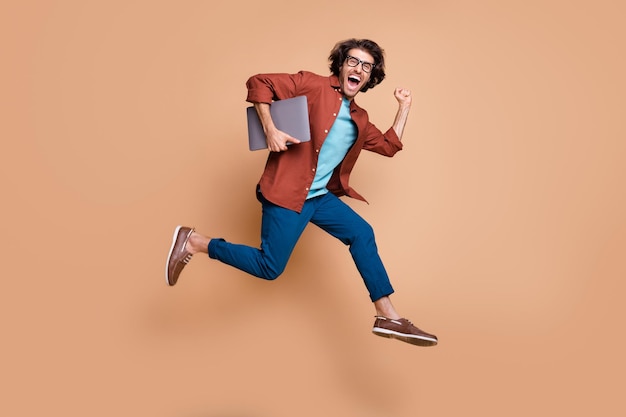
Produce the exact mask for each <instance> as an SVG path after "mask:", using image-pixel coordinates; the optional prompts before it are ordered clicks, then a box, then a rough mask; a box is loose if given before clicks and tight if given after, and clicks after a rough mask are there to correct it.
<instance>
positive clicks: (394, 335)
mask: <svg viewBox="0 0 626 417" xmlns="http://www.w3.org/2000/svg"><path fill="white" fill-rule="evenodd" d="M372 333H374V334H375V335H376V336H380V337H386V338H388V339H398V340H401V341H403V342H406V343H410V344H412V345H417V346H435V345H436V344H437V343H438V341H437V340H436V339H433V338H431V337H427V336H417V335H412V336H408V335H406V334H404V333H399V332H395V331H393V330H388V329H383V328H380V327H374V329H373V330H372Z"/></svg>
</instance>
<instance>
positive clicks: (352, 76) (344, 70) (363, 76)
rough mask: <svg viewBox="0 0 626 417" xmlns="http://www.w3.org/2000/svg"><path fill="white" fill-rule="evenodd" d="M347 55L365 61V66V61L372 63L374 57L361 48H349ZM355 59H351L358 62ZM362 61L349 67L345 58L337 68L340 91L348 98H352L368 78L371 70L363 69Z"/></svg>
mask: <svg viewBox="0 0 626 417" xmlns="http://www.w3.org/2000/svg"><path fill="white" fill-rule="evenodd" d="M348 55H349V56H351V57H353V58H356V59H357V60H360V61H361V62H362V63H365V65H366V66H367V63H369V64H374V58H373V57H372V56H371V55H370V54H369V53H368V52H365V51H363V50H361V49H356V48H355V49H350V51H349V52H348ZM357 60H354V59H352V60H351V61H352V62H353V63H355V62H358V61H357ZM362 63H357V65H356V66H354V67H351V66H350V65H348V60H345V61H344V62H343V64H341V67H340V68H339V85H340V86H341V92H342V93H343V95H344V96H345V97H346V98H347V99H349V100H352V99H353V98H354V97H355V96H356V95H357V94H358V92H359V91H361V88H363V86H365V84H367V82H368V81H369V79H370V76H371V72H365V71H363V64H362Z"/></svg>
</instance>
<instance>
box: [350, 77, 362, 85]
mask: <svg viewBox="0 0 626 417" xmlns="http://www.w3.org/2000/svg"><path fill="white" fill-rule="evenodd" d="M348 80H349V81H352V82H355V83H358V82H361V79H360V78H359V77H355V76H350V77H348Z"/></svg>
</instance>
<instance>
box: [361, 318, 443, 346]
mask: <svg viewBox="0 0 626 417" xmlns="http://www.w3.org/2000/svg"><path fill="white" fill-rule="evenodd" d="M372 332H373V333H374V334H375V335H377V336H381V337H389V338H394V339H398V340H402V341H403V342H406V343H410V344H412V345H418V346H435V345H436V344H437V342H438V340H437V336H435V335H434V334H429V333H426V332H425V331H423V330H420V329H418V328H417V327H415V326H414V325H413V323H411V322H410V321H408V320H407V319H398V320H392V319H388V318H387V317H382V316H376V320H375V321H374V328H373V329H372Z"/></svg>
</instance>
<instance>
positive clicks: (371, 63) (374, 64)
mask: <svg viewBox="0 0 626 417" xmlns="http://www.w3.org/2000/svg"><path fill="white" fill-rule="evenodd" d="M351 59H355V60H356V61H357V63H356V64H354V65H350V63H349V62H348V61H349V60H351ZM345 61H346V64H348V66H349V67H352V68H354V67H356V66H358V65H359V64H361V68H362V69H363V71H364V72H367V73H368V74H369V73H370V72H372V71H373V70H374V67H376V63H374V62H367V61H363V60H361V59H359V58H357V57H355V56H352V55H346V59H345ZM363 64H367V65H371V66H372V67H371V68H370V69H369V70H366V69H365V67H364V66H363Z"/></svg>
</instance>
